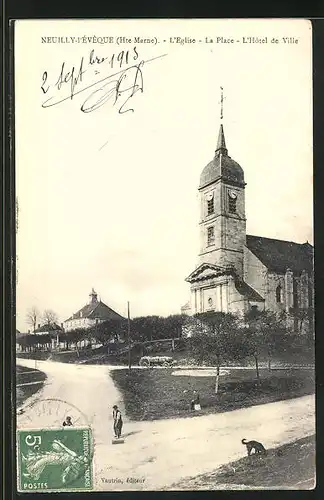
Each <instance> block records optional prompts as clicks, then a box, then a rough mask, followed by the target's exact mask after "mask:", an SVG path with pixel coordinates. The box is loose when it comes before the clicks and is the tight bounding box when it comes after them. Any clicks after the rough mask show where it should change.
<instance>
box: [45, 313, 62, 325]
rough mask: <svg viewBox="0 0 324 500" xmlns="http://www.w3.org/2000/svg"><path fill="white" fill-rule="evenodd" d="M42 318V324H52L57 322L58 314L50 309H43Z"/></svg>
mask: <svg viewBox="0 0 324 500" xmlns="http://www.w3.org/2000/svg"><path fill="white" fill-rule="evenodd" d="M42 318H43V323H44V325H53V324H54V323H57V322H58V315H57V314H56V312H55V311H53V310H52V309H45V311H44V312H43V317H42Z"/></svg>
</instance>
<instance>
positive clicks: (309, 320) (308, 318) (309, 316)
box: [289, 307, 314, 336]
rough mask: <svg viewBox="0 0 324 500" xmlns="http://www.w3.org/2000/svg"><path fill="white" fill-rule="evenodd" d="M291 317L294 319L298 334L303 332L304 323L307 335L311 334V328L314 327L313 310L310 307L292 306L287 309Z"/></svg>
mask: <svg viewBox="0 0 324 500" xmlns="http://www.w3.org/2000/svg"><path fill="white" fill-rule="evenodd" d="M289 313H290V315H291V317H292V318H293V319H294V320H295V321H296V323H297V326H299V328H297V330H298V332H299V333H300V334H302V333H303V326H304V325H305V324H306V328H307V332H308V335H309V336H313V334H314V332H313V328H314V325H313V323H314V321H313V319H314V310H313V308H312V307H307V308H303V307H292V308H290V310H289Z"/></svg>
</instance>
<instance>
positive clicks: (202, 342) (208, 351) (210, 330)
mask: <svg viewBox="0 0 324 500" xmlns="http://www.w3.org/2000/svg"><path fill="white" fill-rule="evenodd" d="M195 317H196V320H197V321H198V322H197V328H196V330H193V331H192V335H191V338H190V347H191V351H192V354H193V356H194V357H195V358H196V359H198V360H199V361H200V362H203V361H208V362H209V363H213V364H215V365H216V381H215V394H217V393H218V389H219V375H220V365H221V360H222V359H223V360H224V359H225V358H226V357H227V353H228V345H229V344H230V343H229V342H228V339H229V338H230V337H231V336H232V335H233V334H234V333H235V331H236V329H237V318H236V317H235V316H234V315H233V314H231V313H224V312H212V313H209V312H208V313H203V314H198V315H196V316H195ZM228 357H229V356H228Z"/></svg>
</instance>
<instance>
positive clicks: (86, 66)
mask: <svg viewBox="0 0 324 500" xmlns="http://www.w3.org/2000/svg"><path fill="white" fill-rule="evenodd" d="M165 55H166V54H163V55H161V56H158V57H155V58H152V59H149V60H146V61H143V60H141V61H140V62H136V63H135V64H134V61H137V60H138V59H139V54H138V52H137V49H136V47H133V49H132V50H127V51H124V50H122V51H120V52H119V53H117V54H116V53H114V54H112V56H107V57H101V56H99V55H98V54H96V53H95V51H94V50H91V52H90V53H89V55H88V57H85V56H82V57H81V59H80V62H79V64H77V65H75V66H72V67H68V66H67V64H66V62H63V63H62V65H61V67H60V70H59V73H58V76H57V78H56V79H55V83H54V84H50V83H49V75H48V72H47V71H44V72H43V74H42V82H41V90H42V93H43V94H46V96H47V99H46V100H45V101H44V102H43V103H42V107H43V108H48V107H51V106H56V105H58V104H60V103H62V102H64V101H67V100H73V98H74V97H75V96H76V95H78V94H81V93H82V92H86V91H89V93H88V95H87V96H86V98H85V100H84V101H83V103H82V104H81V106H80V110H81V111H82V112H84V113H90V112H92V111H95V110H97V109H99V108H100V107H101V106H103V105H104V104H105V103H106V102H107V101H109V100H111V101H112V103H113V105H116V104H117V105H118V106H119V109H118V112H119V113H126V112H128V111H134V109H133V108H128V107H127V103H128V102H129V100H130V99H131V98H132V97H133V96H134V95H135V94H136V93H137V92H138V91H140V92H143V88H144V87H143V71H142V69H143V66H144V64H146V63H148V62H151V61H153V60H155V59H159V58H161V57H164V56H165ZM130 64H131V65H130ZM107 68H108V69H109V70H111V69H113V70H117V71H115V72H114V73H112V74H108V75H105V76H104V77H103V78H100V79H95V81H93V80H92V82H87V84H86V79H88V80H89V79H90V78H91V77H93V76H94V75H95V76H97V75H99V74H102V73H104V72H105V71H106V70H107ZM62 92H63V95H62ZM50 94H51V96H49V95H50Z"/></svg>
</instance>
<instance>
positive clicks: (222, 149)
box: [216, 87, 227, 156]
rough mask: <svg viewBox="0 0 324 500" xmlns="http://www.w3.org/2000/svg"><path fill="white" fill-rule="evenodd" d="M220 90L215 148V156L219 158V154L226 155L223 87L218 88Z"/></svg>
mask: <svg viewBox="0 0 324 500" xmlns="http://www.w3.org/2000/svg"><path fill="white" fill-rule="evenodd" d="M220 90H221V98H220V105H221V106H220V121H221V123H220V127H219V133H218V141H217V147H216V156H219V155H220V154H222V155H225V156H226V155H227V149H226V142H225V135H224V128H223V118H224V93H223V87H220Z"/></svg>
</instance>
